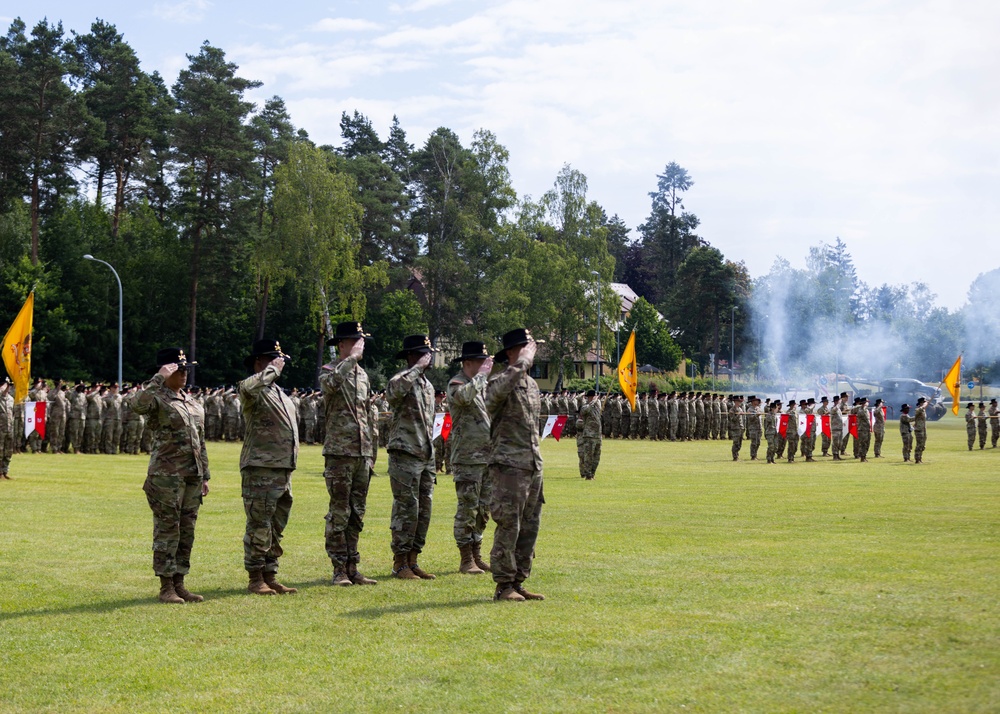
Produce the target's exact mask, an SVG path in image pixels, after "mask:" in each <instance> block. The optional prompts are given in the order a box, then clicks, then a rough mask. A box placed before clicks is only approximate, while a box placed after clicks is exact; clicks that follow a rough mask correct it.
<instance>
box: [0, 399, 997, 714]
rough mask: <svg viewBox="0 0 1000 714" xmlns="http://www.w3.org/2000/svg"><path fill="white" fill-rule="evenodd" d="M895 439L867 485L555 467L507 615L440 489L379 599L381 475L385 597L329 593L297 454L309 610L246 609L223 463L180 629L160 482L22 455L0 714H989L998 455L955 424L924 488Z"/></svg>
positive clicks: (659, 464)
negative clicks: (148, 493)
mask: <svg viewBox="0 0 1000 714" xmlns="http://www.w3.org/2000/svg"><path fill="white" fill-rule="evenodd" d="M890 427H891V428H890V433H889V435H888V436H887V439H886V442H887V443H886V449H885V452H886V456H887V458H885V459H880V460H878V461H873V462H870V463H868V464H859V463H855V462H853V461H852V462H847V463H843V464H836V463H832V462H830V460H829V459H824V460H822V462H821V463H817V464H805V463H796V464H794V465H788V464H778V465H775V466H768V465H766V464H764V463H763V462H754V463H750V462H749V461H740V462H739V463H733V462H732V461H731V459H730V456H729V448H728V444H727V443H723V442H708V443H688V444H670V443H656V444H649V443H645V442H628V443H621V442H605V445H604V454H603V458H602V466H601V469H600V470H599V471H598V477H597V480H595V481H593V482H584V481H582V480H581V479H580V478H579V476H578V473H577V471H576V450H575V446H574V444H573V443H572V442H570V441H563V442H562V443H554V442H552V441H551V440H547V441H546V442H545V443H544V454H545V459H546V469H545V478H546V481H545V496H546V499H547V503H546V506H545V509H544V512H543V516H542V532H541V535H540V537H539V541H538V547H537V559H536V561H535V573H534V575H533V577H532V579H531V580H530V581H529V583H528V585H529V586H530V587H531V589H537V590H539V591H541V592H543V593H545V594H546V596H547V598H548V599H546V600H545V601H544V602H527V603H503V604H497V603H493V602H492V601H491V599H490V597H491V595H492V590H493V588H492V583H491V581H490V580H489V579H488V576H463V575H459V574H458V573H457V565H458V552H457V549H456V548H455V546H454V542H453V540H452V536H451V519H452V516H453V515H454V505H455V494H454V489H453V487H452V484H451V482H450V480H448V479H446V478H444V477H442V478H441V479H440V482H439V484H438V489H437V492H436V494H435V495H436V499H435V503H434V508H435V511H434V518H433V522H432V524H431V533H430V536H429V544H428V547H427V550H426V551H425V555H424V556H423V557H422V558H421V564H422V565H423V566H424V567H425V568H427V569H429V570H431V571H433V572H436V573H437V574H438V579H437V580H436V581H434V582H400V581H394V580H391V579H389V578H388V577H387V575H388V572H389V566H390V562H391V555H390V552H389V531H388V522H389V508H390V501H391V497H390V492H389V484H388V481H387V479H386V478H385V477H384V476H383V477H381V478H378V479H375V480H373V482H372V487H371V493H370V496H369V510H368V517H367V529H366V530H365V532H364V534H363V536H362V543H361V551H362V554H363V556H364V557H365V562H364V563H362V570H363V571H364V572H365V573H367V574H369V575H372V576H375V577H377V578H378V579H379V580H380V582H379V584H378V585H377V586H375V587H364V588H363V587H352V588H337V589H334V588H332V587H329V586H328V585H327V584H326V583H327V582H328V581H329V578H330V574H331V572H330V564H329V562H328V561H327V559H326V556H325V552H324V550H323V515H324V513H325V511H326V491H325V488H324V485H323V480H322V478H320V473H321V469H322V457H321V454H320V450H319V448H318V447H308V448H305V449H304V450H303V454H302V458H301V462H300V466H299V469H298V471H297V472H296V474H295V477H294V480H293V484H294V486H293V490H294V495H295V505H294V507H293V510H292V520H291V523H290V524H289V528H288V530H287V532H286V537H285V541H284V546H285V549H286V556H285V558H284V559H283V561H282V579H283V580H284V581H285V582H286V583H288V584H291V585H295V586H297V587H298V588H299V589H300V591H299V593H298V594H297V595H293V596H285V597H269V598H264V597H253V596H250V595H248V594H247V593H246V592H245V573H244V571H243V569H242V543H241V538H242V529H243V512H242V503H241V501H240V494H239V473H238V469H237V460H238V453H239V452H238V446H236V445H212V446H211V448H210V458H211V464H212V472H213V479H212V482H211V483H212V493H211V494H210V496H209V497H208V498H207V499H206V501H205V505H204V506H203V508H202V511H201V516H200V519H199V523H198V533H197V541H196V543H195V549H194V556H193V567H192V574H191V575H190V576H189V578H188V584H189V586H190V587H191V588H192V589H193V590H195V591H196V592H200V593H202V594H203V595H205V596H206V598H207V599H206V602H204V603H203V604H200V605H184V606H167V605H161V604H159V603H158V602H157V601H156V594H157V581H156V580H155V578H154V577H153V574H152V570H151V568H150V562H151V557H150V552H149V546H150V537H151V536H150V531H151V518H150V515H149V510H148V508H147V506H146V503H145V498H144V495H143V493H142V491H141V490H140V486H141V484H142V480H143V477H144V473H145V468H146V463H147V458H146V457H131V456H118V457H103V456H80V457H75V456H50V455H34V456H32V455H18V456H15V458H14V463H13V469H12V473H13V474H14V476H15V478H16V480H15V481H12V482H0V711H5V712H6V711H59V712H66V711H102V712H130V713H132V712H146V711H150V712H164V711H171V712H182V711H195V712H214V711H245V712H264V711H283V712H294V711H302V712H306V711H352V710H353V711H388V710H402V711H421V712H422V711H456V712H484V711H493V712H503V711H528V712H540V711H559V712H575V711H602V712H606V711H613V712H618V711H622V712H626V711H667V712H674V711H704V712H718V711H760V712H777V711H796V712H801V711H810V712H812V711H837V712H840V711H843V712H861V711H894V712H976V711H980V712H996V711H998V710H1000V602H998V601H1000V565H998V556H1000V527H998V512H1000V480H998V478H997V472H998V466H1000V449H996V450H990V449H989V448H988V447H987V449H986V451H984V452H980V451H978V449H977V450H976V451H975V452H974V453H969V452H968V451H966V448H965V433H964V428H963V427H962V425H961V424H960V423H959V421H958V420H957V419H955V420H952V419H950V418H949V419H948V420H946V421H945V422H939V423H935V424H932V425H931V428H930V435H929V450H928V453H927V456H926V459H927V463H926V464H924V465H922V466H914V465H913V464H903V463H902V461H901V457H900V456H899V448H898V444H899V436H898V433H897V432H895V431H894V428H895V424H894V423H893V424H891V425H890ZM747 449H748V447H747V446H746V445H745V446H744V454H746V453H747ZM380 458H381V461H380V464H379V467H381V468H382V469H384V458H385V455H384V453H383V454H382V455H381V456H380ZM377 470H381V469H377ZM490 542H492V527H491V530H490V533H489V535H488V538H487V543H490Z"/></svg>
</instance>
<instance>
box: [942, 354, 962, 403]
mask: <svg viewBox="0 0 1000 714" xmlns="http://www.w3.org/2000/svg"><path fill="white" fill-rule="evenodd" d="M944 388H945V389H947V390H948V393H949V394H951V411H952V413H953V414H954V415H955V416H958V407H959V401H961V400H960V399H959V392H960V391H961V389H962V355H959V356H958V359H957V360H955V364H953V365H952V366H951V369H949V370H948V374H946V375H945V376H944Z"/></svg>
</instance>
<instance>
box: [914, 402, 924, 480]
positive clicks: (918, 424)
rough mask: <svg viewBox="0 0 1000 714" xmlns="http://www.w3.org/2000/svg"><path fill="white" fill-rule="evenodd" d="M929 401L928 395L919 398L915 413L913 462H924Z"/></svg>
mask: <svg viewBox="0 0 1000 714" xmlns="http://www.w3.org/2000/svg"><path fill="white" fill-rule="evenodd" d="M926 403H927V398H926V397H918V398H917V410H916V411H915V412H914V414H913V437H914V442H915V445H914V448H913V462H914V463H916V464H921V463H923V460H924V449H925V448H927V407H925V406H924V405H925V404H926Z"/></svg>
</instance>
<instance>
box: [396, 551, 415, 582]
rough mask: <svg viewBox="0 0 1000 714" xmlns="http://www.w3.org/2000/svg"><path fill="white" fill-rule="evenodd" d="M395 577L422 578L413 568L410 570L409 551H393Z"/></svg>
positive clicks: (401, 578)
mask: <svg viewBox="0 0 1000 714" xmlns="http://www.w3.org/2000/svg"><path fill="white" fill-rule="evenodd" d="M392 574H393V577H396V578H399V579H400V580H420V577H419V576H417V575H416V574H415V573H414V572H413V571H412V570H410V563H409V557H408V554H407V553H393V556H392Z"/></svg>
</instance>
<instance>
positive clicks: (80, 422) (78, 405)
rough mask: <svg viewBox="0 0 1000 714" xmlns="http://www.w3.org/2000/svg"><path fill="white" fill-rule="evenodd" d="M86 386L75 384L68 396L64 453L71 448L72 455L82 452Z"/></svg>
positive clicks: (85, 419)
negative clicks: (67, 418) (67, 420)
mask: <svg viewBox="0 0 1000 714" xmlns="http://www.w3.org/2000/svg"><path fill="white" fill-rule="evenodd" d="M86 389H87V388H86V386H84V385H83V384H82V383H80V382H77V383H76V387H75V388H74V389H73V391H72V392H71V393H70V395H69V422H68V424H67V426H66V451H67V452H68V451H69V447H70V446H72V447H73V453H74V454H79V453H81V452H82V451H83V434H84V427H85V425H86V422H87V395H86V394H85V391H86Z"/></svg>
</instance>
